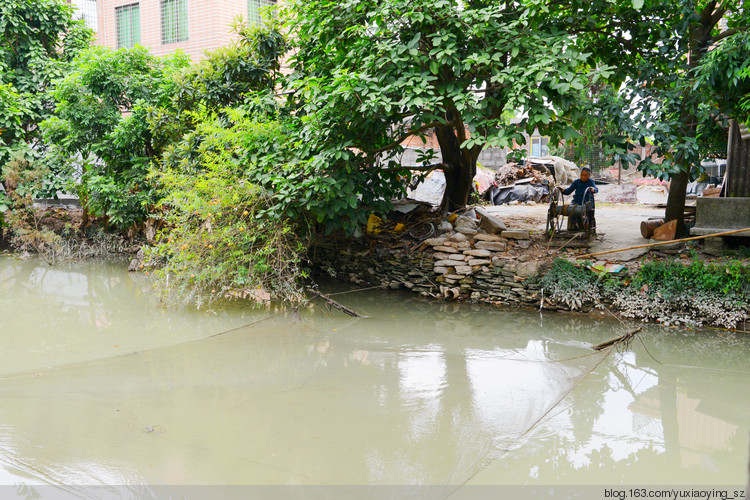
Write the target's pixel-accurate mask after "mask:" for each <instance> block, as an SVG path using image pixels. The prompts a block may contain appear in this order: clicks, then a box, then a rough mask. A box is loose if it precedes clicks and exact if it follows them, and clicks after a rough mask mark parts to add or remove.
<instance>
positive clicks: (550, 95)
mask: <svg viewBox="0 0 750 500" xmlns="http://www.w3.org/2000/svg"><path fill="white" fill-rule="evenodd" d="M288 9H289V11H288V13H289V24H290V27H291V29H292V39H293V40H294V41H295V43H296V47H295V52H294V56H293V58H292V63H293V68H294V71H295V74H294V75H293V76H292V80H291V89H292V90H293V91H294V92H295V96H296V98H298V99H299V101H300V102H301V107H300V109H299V110H298V114H299V115H303V116H305V120H304V122H303V123H304V125H305V130H304V132H303V133H304V136H305V137H306V138H307V139H308V141H311V142H312V143H314V144H318V145H319V146H320V150H319V151H317V154H318V156H324V157H326V158H327V159H328V160H329V163H330V170H331V171H335V170H345V171H347V172H353V171H363V170H368V169H369V170H370V171H374V172H376V173H375V174H373V175H372V176H371V178H370V180H369V182H368V184H367V185H366V186H365V185H363V186H361V189H362V190H367V189H372V188H373V187H378V188H379V189H381V190H382V191H383V192H389V189H388V188H392V189H393V190H396V189H397V186H396V184H398V183H401V182H402V179H401V177H399V176H394V175H391V174H392V173H393V172H399V173H400V174H401V175H403V174H404V173H405V171H404V169H402V168H401V167H400V165H399V157H400V155H401V153H402V152H403V150H404V147H403V143H404V141H406V140H407V139H409V138H412V137H422V138H424V137H425V136H426V135H427V134H428V133H430V132H431V131H434V133H435V135H436V137H437V141H438V143H439V145H440V151H439V155H440V161H439V162H438V164H437V165H432V166H430V167H428V168H436V167H437V168H441V169H442V170H443V171H444V172H445V176H446V180H447V187H446V192H445V196H444V199H443V202H442V208H443V209H444V210H455V209H458V208H460V207H463V206H464V205H465V204H466V203H467V200H468V197H469V194H470V192H471V189H472V179H473V177H474V175H475V173H476V164H477V158H478V156H479V153H480V152H481V151H482V149H483V148H485V147H488V146H500V147H503V146H512V145H513V144H514V141H516V142H523V132H524V131H525V132H532V131H533V130H534V129H537V128H538V129H539V130H540V131H541V132H543V133H545V134H550V135H552V136H553V139H555V138H557V137H560V136H563V137H571V136H572V135H573V134H575V132H574V131H573V129H572V128H571V127H570V126H568V125H562V124H560V123H558V118H560V117H561V116H565V117H566V118H567V119H568V120H575V118H576V114H580V113H582V112H583V111H584V109H583V108H580V107H575V106H572V104H573V103H575V102H576V100H577V97H578V96H579V95H580V92H579V91H580V90H581V89H582V88H583V87H584V85H585V84H586V83H587V81H588V80H587V76H590V75H587V74H586V72H587V66H586V63H587V61H588V60H589V59H590V54H587V53H584V52H582V51H581V50H580V49H579V47H578V40H577V39H576V37H575V36H573V35H571V34H570V33H568V31H567V30H566V28H565V25H564V23H563V22H562V20H561V19H560V17H559V15H558V14H559V12H557V11H555V10H554V8H553V7H550V6H548V5H547V2H540V1H537V0H521V1H509V2H497V1H467V2H456V1H450V0H438V1H434V0H377V1H376V0H350V1H347V2H344V3H342V2H334V1H330V0H313V1H309V0H294V1H292V2H290V4H289V7H288ZM559 10H560V9H558V11H559ZM570 26H573V25H572V24H571V25H570ZM509 114H517V116H519V117H520V121H519V123H517V124H513V125H511V124H510V123H509V120H508V119H507V118H508V116H509ZM436 154H437V153H436ZM428 156H429V155H428ZM430 161H431V160H430V159H429V158H425V162H426V163H429V162H430ZM433 163H434V162H433ZM332 175H335V174H332ZM407 175H408V173H407ZM378 183H379V184H378Z"/></svg>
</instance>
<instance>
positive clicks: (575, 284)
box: [541, 259, 600, 310]
mask: <svg viewBox="0 0 750 500" xmlns="http://www.w3.org/2000/svg"><path fill="white" fill-rule="evenodd" d="M598 280H599V279H598V277H597V276H596V275H595V274H594V273H592V272H590V271H588V270H587V269H585V268H583V267H579V266H577V265H575V264H573V263H572V262H569V261H567V260H564V259H555V261H554V262H553V263H552V268H551V269H550V270H549V272H547V273H546V274H545V275H544V277H543V278H542V283H541V284H542V288H543V289H544V291H545V293H546V294H547V296H548V297H550V298H551V299H552V300H554V301H555V302H558V303H560V304H565V305H566V306H567V307H569V308H570V309H573V310H576V309H580V308H581V307H582V306H583V305H584V304H585V303H586V302H594V303H595V304H597V305H598V304H599V298H600V294H599V284H598Z"/></svg>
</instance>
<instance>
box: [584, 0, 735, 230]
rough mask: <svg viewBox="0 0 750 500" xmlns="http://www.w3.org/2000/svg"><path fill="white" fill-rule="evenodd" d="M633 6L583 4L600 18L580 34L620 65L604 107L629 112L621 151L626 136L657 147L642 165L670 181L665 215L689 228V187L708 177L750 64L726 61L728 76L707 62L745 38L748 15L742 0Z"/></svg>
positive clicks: (650, 0)
mask: <svg viewBox="0 0 750 500" xmlns="http://www.w3.org/2000/svg"><path fill="white" fill-rule="evenodd" d="M633 3H634V4H635V6H636V7H637V9H635V8H632V6H628V5H627V3H626V4H625V5H622V3H621V2H611V3H610V2H599V1H593V2H590V3H588V4H581V5H580V6H579V10H577V11H576V12H575V13H574V15H575V16H577V17H579V18H580V17H581V16H582V15H584V16H586V17H589V18H590V19H592V20H594V19H596V20H599V21H598V22H592V23H590V24H584V25H582V26H580V27H578V28H576V32H577V33H578V36H579V37H580V39H581V42H582V43H584V44H586V45H588V46H590V47H592V51H593V52H594V53H595V54H597V57H598V60H599V61H600V63H602V64H610V65H612V66H614V67H615V72H614V73H613V75H612V77H611V80H610V83H611V84H612V85H613V90H614V92H611V93H610V95H611V96H612V97H615V96H616V99H609V100H608V99H604V101H605V103H603V108H604V109H605V110H607V112H610V113H613V112H619V111H620V110H623V109H624V111H625V112H624V113H621V114H620V117H619V119H618V122H619V124H620V128H619V130H614V131H613V133H612V134H610V137H609V140H610V141H611V142H617V143H618V144H619V146H621V148H624V146H625V142H626V141H627V140H633V141H636V142H640V143H641V145H643V144H645V143H646V142H647V141H648V142H652V143H653V144H654V145H655V146H656V148H655V150H654V154H653V157H648V158H644V159H642V160H643V161H641V162H640V163H639V166H638V168H639V169H641V170H642V171H643V172H644V173H646V174H649V175H654V176H657V177H659V178H662V179H669V180H670V190H669V198H668V201H667V209H666V214H665V218H666V220H668V221H670V220H678V221H679V225H678V227H679V230H680V231H679V232H684V224H683V214H684V209H685V197H686V191H687V185H688V183H689V182H690V181H691V180H693V179H695V178H697V177H698V176H700V175H701V174H702V167H701V160H703V159H705V157H706V155H707V153H708V152H713V151H715V149H716V145H717V143H720V142H721V141H722V138H721V135H722V131H721V121H722V113H723V112H724V111H725V110H726V109H728V107H727V106H728V104H729V103H732V102H738V101H739V95H741V94H738V92H739V90H738V89H739V87H740V86H741V82H740V81H739V80H738V78H737V75H738V74H739V71H740V69H741V68H743V67H745V68H746V67H747V61H746V60H743V59H742V58H741V57H739V58H737V57H734V58H732V57H729V58H725V59H724V60H723V63H722V64H723V66H722V69H721V71H722V72H723V75H721V76H720V75H718V74H717V72H716V71H714V72H713V73H711V71H710V70H707V69H705V68H704V66H705V65H706V64H707V61H715V60H717V58H716V57H714V56H711V52H712V50H715V49H717V48H720V47H722V46H724V45H730V46H734V45H736V44H737V43H739V42H741V40H743V39H744V38H742V37H744V36H746V35H744V33H746V31H747V28H748V24H749V22H748V21H749V19H748V13H747V12H743V11H742V9H741V3H742V2H741V0H723V1H715V0H711V1H705V0H670V1H664V0H638V1H634V2H633ZM740 45H742V44H741V43H740ZM735 52H736V51H735ZM745 53H746V52H745ZM717 55H718V54H717ZM707 74H711V76H707ZM618 108H619V109H618ZM724 137H725V136H724ZM631 148H632V145H631ZM635 158H636V157H635V155H628V159H631V160H632V159H635ZM657 158H658V159H659V160H660V161H658V162H657V161H654V160H656V159H657Z"/></svg>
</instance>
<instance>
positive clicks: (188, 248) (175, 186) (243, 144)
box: [146, 110, 305, 305]
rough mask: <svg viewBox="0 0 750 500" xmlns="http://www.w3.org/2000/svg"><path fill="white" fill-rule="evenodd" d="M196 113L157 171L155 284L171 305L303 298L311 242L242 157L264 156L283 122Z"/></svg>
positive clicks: (151, 256) (151, 260) (150, 261)
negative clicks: (247, 170)
mask: <svg viewBox="0 0 750 500" xmlns="http://www.w3.org/2000/svg"><path fill="white" fill-rule="evenodd" d="M227 113H228V115H229V122H227V121H226V119H225V118H221V117H219V116H217V115H215V114H210V113H203V114H199V116H196V123H197V126H196V129H195V131H194V132H192V133H190V134H187V135H186V136H185V137H184V138H183V140H182V141H181V142H180V143H179V144H177V145H176V146H175V147H171V148H168V149H167V151H166V153H165V157H164V164H163V166H162V169H161V170H155V171H153V178H154V180H155V181H157V182H158V184H159V188H160V190H161V192H162V193H163V198H162V199H161V201H160V202H159V204H158V207H157V209H158V211H160V212H161V215H160V216H159V217H160V218H161V221H162V224H163V226H162V229H161V230H160V232H159V234H158V236H157V242H156V244H155V245H154V246H153V247H151V248H150V249H148V251H147V252H146V257H147V265H154V266H155V267H156V269H155V271H154V274H155V277H156V282H155V286H156V289H157V291H158V292H159V295H160V296H161V297H162V299H163V300H164V301H167V302H168V303H170V304H174V303H179V302H182V303H184V302H187V301H191V300H195V301H197V302H198V305H200V303H201V302H202V301H203V300H206V299H207V300H209V301H212V300H216V299H219V298H226V297H236V298H239V297H250V298H255V299H261V300H266V299H278V300H285V301H297V300H299V299H300V298H301V293H300V292H301V291H300V288H299V280H300V278H301V277H303V276H304V275H305V274H304V272H303V270H302V269H301V267H300V262H301V259H302V256H303V254H304V246H303V245H302V243H301V241H300V239H299V237H298V236H297V234H296V233H295V229H296V226H295V225H294V224H293V223H292V221H291V220H290V219H288V218H286V217H284V216H275V217H272V216H271V215H270V214H271V212H269V210H268V208H269V205H270V204H271V199H270V197H269V196H268V194H267V193H266V192H265V191H264V190H263V189H262V188H260V187H258V186H257V185H255V184H253V183H251V182H249V181H247V180H244V179H242V178H241V174H242V171H243V170H242V168H241V166H240V157H241V155H242V154H243V153H244V154H249V153H253V154H255V155H263V154H266V153H268V152H269V148H271V147H272V145H273V144H275V143H276V142H278V141H279V140H280V139H279V137H278V136H279V134H280V127H279V125H278V124H277V123H265V124H263V123H257V122H254V121H252V120H251V119H250V118H249V117H247V116H246V115H244V114H243V113H241V112H237V111H231V110H228V111H227Z"/></svg>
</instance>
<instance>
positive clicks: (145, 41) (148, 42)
mask: <svg viewBox="0 0 750 500" xmlns="http://www.w3.org/2000/svg"><path fill="white" fill-rule="evenodd" d="M69 2H70V3H71V5H73V6H74V7H76V8H77V11H78V17H79V18H81V19H84V20H85V21H86V24H87V25H88V26H89V27H90V28H92V29H93V30H94V31H95V32H96V43H97V44H98V45H103V46H105V47H110V48H112V49H119V48H128V47H132V46H133V45H136V44H138V45H142V46H144V47H147V48H148V49H149V50H150V51H151V53H152V54H154V55H157V56H163V55H167V54H171V53H173V52H174V51H176V50H177V49H181V50H183V51H184V52H186V53H187V54H188V55H189V56H190V57H191V59H192V60H193V61H198V60H200V59H202V58H203V55H204V51H206V50H209V51H210V50H215V49H217V48H219V47H224V46H227V45H229V44H230V43H231V41H232V38H233V35H232V33H231V32H230V31H231V27H230V24H232V22H233V21H234V19H236V18H237V17H238V16H242V18H243V19H244V20H245V21H248V20H249V22H251V23H259V22H260V14H261V12H262V10H263V9H264V8H266V7H268V6H270V5H274V4H275V3H276V1H275V0H69Z"/></svg>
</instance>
